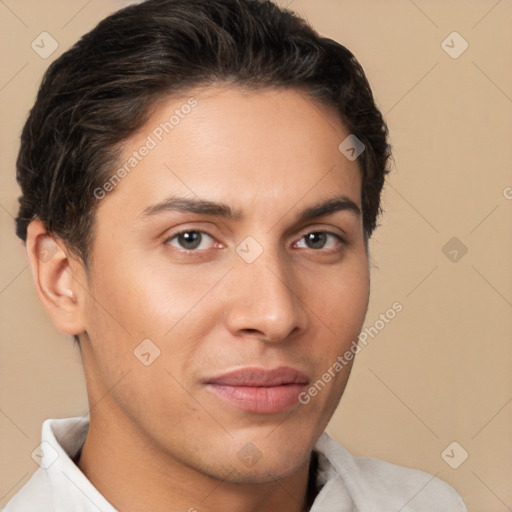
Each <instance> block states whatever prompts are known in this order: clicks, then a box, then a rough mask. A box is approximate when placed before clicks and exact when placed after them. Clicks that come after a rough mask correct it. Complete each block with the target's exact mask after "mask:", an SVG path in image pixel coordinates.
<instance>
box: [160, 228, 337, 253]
mask: <svg viewBox="0 0 512 512" xmlns="http://www.w3.org/2000/svg"><path fill="white" fill-rule="evenodd" d="M185 233H199V234H201V235H206V236H208V237H210V238H211V239H212V240H215V239H214V237H213V236H212V235H210V234H209V233H207V232H206V231H202V230H199V229H184V230H182V231H178V232H177V233H174V234H173V235H172V236H170V237H168V238H167V239H166V240H165V243H166V244H169V245H171V244H170V241H171V240H174V239H175V238H177V237H179V236H180V235H183V234H185ZM311 234H324V235H330V236H332V237H334V238H335V239H336V240H337V241H338V242H339V243H340V245H342V246H345V245H347V242H346V240H345V239H344V238H343V237H342V236H341V235H339V234H337V233H333V232H332V231H325V230H323V231H322V230H318V231H309V232H308V233H305V234H304V235H302V236H301V237H300V239H299V241H301V240H304V239H305V238H306V237H307V236H308V235H311ZM201 242H202V240H201ZM295 243H297V242H295ZM294 245H295V244H294ZM173 247H175V246H173ZM177 249H178V250H180V252H184V253H188V254H190V253H192V252H196V253H200V252H203V251H206V250H207V249H184V248H177ZM308 249H310V248H308ZM310 250H312V251H314V252H324V253H326V252H333V251H334V250H335V249H332V248H331V249H310Z"/></svg>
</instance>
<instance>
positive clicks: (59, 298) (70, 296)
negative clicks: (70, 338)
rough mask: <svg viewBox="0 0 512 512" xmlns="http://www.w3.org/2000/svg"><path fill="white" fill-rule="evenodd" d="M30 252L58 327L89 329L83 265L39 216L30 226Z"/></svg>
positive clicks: (42, 294) (47, 307) (38, 288)
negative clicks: (84, 317) (85, 311)
mask: <svg viewBox="0 0 512 512" xmlns="http://www.w3.org/2000/svg"><path fill="white" fill-rule="evenodd" d="M26 249H27V255H28V259H29V262H30V267H31V270H32V277H33V279H34V284H35V287H36V291H37V295H38V296H39V300H40V301H41V303H42V305H43V307H44V308H45V310H46V312H47V313H48V315H49V316H50V318H51V319H52V321H53V323H54V325H55V327H56V328H57V329H58V330H59V331H61V332H63V333H65V334H71V335H75V334H76V335H78V334H81V333H83V332H85V328H84V325H85V324H84V321H83V314H82V308H83V305H84V301H83V297H84V293H85V286H86V284H82V282H83V281H84V276H85V272H84V270H83V265H82V264H81V262H78V261H77V259H76V258H73V257H72V255H71V253H70V251H69V249H68V248H67V247H66V245H65V244H64V243H63V242H62V241H61V240H58V239H57V238H55V237H54V236H52V235H50V234H49V233H48V232H47V231H46V228H45V226H44V224H43V223H42V222H41V221H40V220H39V219H36V220H33V221H32V222H31V223H30V224H29V225H28V228H27V240H26Z"/></svg>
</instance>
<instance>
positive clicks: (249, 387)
mask: <svg viewBox="0 0 512 512" xmlns="http://www.w3.org/2000/svg"><path fill="white" fill-rule="evenodd" d="M205 384H206V388H207V389H208V390H209V391H211V392H212V393H214V394H215V395H216V396H217V397H219V398H221V399H222V400H224V401H226V402H228V403H230V404H231V405H234V406H235V407H238V408H239V409H243V410H246V411H249V412H255V413H260V414H272V413H277V412H281V411H284V410H285V409H288V408H289V407H291V406H293V405H295V404H297V402H298V397H299V395H300V393H301V392H302V391H304V389H305V388H306V387H307V385H308V384H309V379H308V377H307V376H306V375H305V374H304V373H302V372H301V371H299V370H296V369H294V368H291V367H288V366H280V367H278V368H274V369H270V370H269V369H265V368H258V367H247V368H241V369H237V370H233V371H230V372H226V373H224V374H222V375H219V376H216V377H211V378H208V379H206V380H205Z"/></svg>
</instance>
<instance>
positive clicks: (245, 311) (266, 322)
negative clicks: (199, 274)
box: [224, 250, 308, 342]
mask: <svg viewBox="0 0 512 512" xmlns="http://www.w3.org/2000/svg"><path fill="white" fill-rule="evenodd" d="M230 274H231V275H230V278H231V279H230V286H229V290H226V300H225V311H224V314H225V317H224V318H225V322H226V324H227V328H228V329H229V330H230V332H232V333H233V335H235V336H240V335H250V336H252V337H254V338H257V339H260V340H261V341H266V342H278V341H283V340H286V339H287V338H289V337H291V336H296V335H297V333H299V332H302V331H304V330H305V329H306V327H307V325H308V317H307V311H306V309H305V307H304V304H303V303H302V301H301V299H300V298H299V297H300V293H301V289H300V283H299V280H298V279H297V278H296V277H295V276H294V272H293V269H292V268H291V267H290V265H289V264H286V262H283V261H282V257H281V255H280V254H279V253H278V251H277V250H276V251H274V252H273V253H271V252H270V251H269V250H266V251H264V253H263V254H262V255H261V256H260V257H259V258H258V259H257V260H256V261H254V262H252V263H247V262H245V261H243V260H239V261H237V263H236V264H235V268H233V270H232V271H231V273H230Z"/></svg>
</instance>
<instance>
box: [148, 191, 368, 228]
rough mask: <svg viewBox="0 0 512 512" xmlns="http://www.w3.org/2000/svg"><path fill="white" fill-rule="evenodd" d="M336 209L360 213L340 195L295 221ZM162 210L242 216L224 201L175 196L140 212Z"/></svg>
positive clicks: (329, 212) (224, 216)
mask: <svg viewBox="0 0 512 512" xmlns="http://www.w3.org/2000/svg"><path fill="white" fill-rule="evenodd" d="M338 211H348V212H351V213H353V214H355V215H356V216H360V215H361V209H360V208H359V206H358V205H357V204H356V203H355V202H354V201H353V200H352V199H350V198H349V197H347V196H345V195H340V196H335V197H333V198H331V199H328V200H326V201H322V202H320V203H317V204H315V205H313V206H310V207H309V208H306V209H305V210H303V211H302V212H301V213H300V214H299V216H298V218H297V222H304V221H307V220H311V219H315V218H317V217H322V216H324V215H330V214H333V213H335V212H338ZM162 212H182V213H197V214H202V215H211V216H214V217H220V218H226V219H231V220H238V219H240V218H241V217H242V213H241V211H240V210H233V209H232V208H231V207H230V206H228V205H227V204H225V203H219V202H213V201H207V200H205V199H189V198H185V197H175V196H174V197H169V198H167V199H164V200H163V201H162V202H160V203H157V204H155V205H153V206H149V207H148V208H146V209H145V210H144V211H143V212H142V214H141V216H142V217H144V218H147V217H151V216H153V215H156V214H159V213H162Z"/></svg>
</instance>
